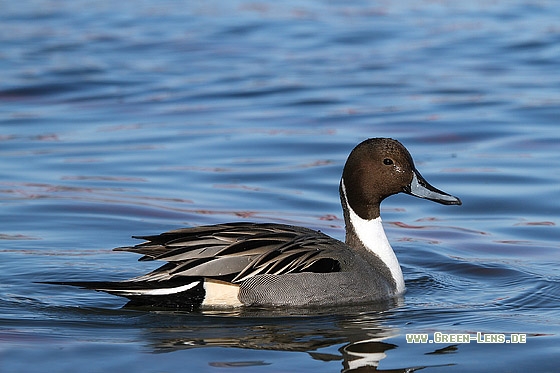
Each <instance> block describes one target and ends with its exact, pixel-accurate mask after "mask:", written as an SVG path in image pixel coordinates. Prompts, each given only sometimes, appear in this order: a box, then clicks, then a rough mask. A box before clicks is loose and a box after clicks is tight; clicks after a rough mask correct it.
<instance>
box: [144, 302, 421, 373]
mask: <svg viewBox="0 0 560 373" xmlns="http://www.w3.org/2000/svg"><path fill="white" fill-rule="evenodd" d="M401 302H402V300H398V301H396V302H394V303H393V304H391V305H387V304H379V305H371V304H368V305H362V306H358V307H356V306H353V307H352V308H350V307H349V308H344V309H341V308H340V307H339V308H336V309H335V308H333V309H324V308H323V309H321V310H317V309H311V310H302V309H298V310H296V311H294V310H288V309H275V310H271V309H240V310H233V311H204V312H202V313H201V314H192V313H190V314H183V313H177V312H169V313H167V312H159V313H157V318H156V317H155V315H154V314H152V315H151V317H154V319H153V320H155V321H156V322H157V325H155V326H150V327H146V328H145V329H143V336H142V338H143V339H144V341H145V343H147V344H148V345H149V348H150V349H151V350H152V351H153V352H156V353H167V352H173V351H178V350H185V349H193V348H208V347H226V348H241V349H250V350H272V351H292V352H306V353H307V354H308V355H309V356H310V357H311V358H312V359H314V360H319V361H324V362H331V361H340V362H341V364H342V368H341V371H342V372H358V371H360V372H375V371H384V370H378V369H377V368H378V366H379V362H380V361H381V360H382V359H384V358H385V357H387V354H388V352H389V351H390V350H393V349H396V348H398V346H397V345H395V344H392V343H387V342H384V340H385V339H388V338H391V337H395V336H396V335H398V334H399V330H397V329H395V328H393V327H390V326H387V325H384V322H383V320H384V318H385V311H386V310H387V307H388V306H390V307H391V308H393V307H397V306H399V304H400V303H401ZM267 364H270V363H268V362H266V361H263V360H254V361H253V360H252V361H247V360H240V361H229V360H225V361H221V360H215V361H211V362H209V365H210V366H213V367H247V366H256V365H259V366H260V365H267ZM421 368H423V367H419V366H410V367H402V368H400V369H397V370H390V371H392V372H412V371H415V370H417V369H421Z"/></svg>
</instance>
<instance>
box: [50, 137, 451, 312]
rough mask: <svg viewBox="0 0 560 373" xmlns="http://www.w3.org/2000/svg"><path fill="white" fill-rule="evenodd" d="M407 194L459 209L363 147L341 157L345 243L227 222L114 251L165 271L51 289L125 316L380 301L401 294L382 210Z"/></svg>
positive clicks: (397, 152) (401, 157) (382, 153)
mask: <svg viewBox="0 0 560 373" xmlns="http://www.w3.org/2000/svg"><path fill="white" fill-rule="evenodd" d="M397 193H406V194H409V195H412V196H415V197H419V198H422V199H426V200H430V201H433V202H437V203H440V204H443V205H461V200H460V199H459V198H458V197H455V196H453V195H451V194H448V193H445V192H443V191H441V190H439V189H436V188H435V187H433V186H432V185H430V184H429V183H428V182H427V181H426V179H424V177H422V175H421V174H420V173H419V172H418V170H417V169H416V167H415V165H414V161H413V159H412V156H411V155H410V153H409V152H408V150H407V149H406V148H405V147H404V145H402V144H401V143H400V142H399V141H397V140H394V139H390V138H370V139H367V140H365V141H363V142H361V143H360V144H358V145H357V146H356V147H355V148H354V149H353V150H352V151H351V152H350V154H349V156H348V158H347V160H346V163H345V165H344V168H343V170H342V176H341V179H340V184H339V194H340V201H341V205H342V211H343V216H344V222H345V230H346V236H345V241H344V242H342V241H340V240H337V239H335V238H332V237H330V236H328V235H326V234H324V233H322V232H320V231H317V230H313V229H310V228H305V227H299V226H294V225H287V224H277V223H253V222H233V223H225V224H216V225H204V226H195V227H188V228H181V229H176V230H171V231H168V232H165V233H161V234H158V235H151V236H133V238H138V239H142V240H144V242H142V243H139V244H137V245H135V246H129V247H118V248H116V249H114V250H115V251H124V252H132V253H136V254H139V255H141V257H140V259H139V261H162V262H165V264H163V265H162V266H160V267H159V268H157V269H155V270H153V271H151V272H149V273H147V274H145V275H141V276H138V277H134V278H131V279H126V280H122V281H51V282H47V283H48V284H56V285H71V286H77V287H81V288H85V289H91V290H96V291H101V292H106V293H109V294H113V295H116V296H120V297H124V298H127V299H128V303H127V304H126V305H125V307H137V308H146V307H148V308H158V309H159V308H165V309H169V308H173V309H187V310H196V309H204V308H215V307H254V306H258V307H282V306H286V307H298V306H301V307H314V306H336V305H342V304H345V305H351V304H357V303H366V302H382V301H387V300H391V299H395V298H397V297H399V296H402V294H403V293H404V292H405V282H404V278H403V273H402V270H401V267H400V265H399V262H398V260H397V257H396V255H395V252H394V251H393V249H392V247H391V245H390V243H389V240H388V239H387V236H386V234H385V231H384V229H383V225H382V221H381V216H380V204H381V202H382V201H383V200H384V199H385V198H387V197H389V196H391V195H394V194H397Z"/></svg>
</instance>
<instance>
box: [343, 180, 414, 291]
mask: <svg viewBox="0 0 560 373" xmlns="http://www.w3.org/2000/svg"><path fill="white" fill-rule="evenodd" d="M341 185H342V193H343V194H344V200H345V202H346V207H347V208H348V212H349V216H350V224H352V227H353V228H354V231H355V232H356V235H357V236H358V238H359V240H360V241H362V243H363V244H364V246H365V247H366V248H367V249H368V250H369V251H371V252H372V253H374V254H375V255H377V256H378V257H379V258H380V259H381V260H382V261H383V263H385V265H386V266H387V267H388V268H389V270H390V271H391V275H392V277H393V279H394V280H395V284H396V286H397V290H396V292H397V294H400V293H402V292H404V289H405V286H404V278H403V274H402V270H401V266H400V265H399V261H398V260H397V257H396V255H395V252H394V251H393V248H392V247H391V244H390V243H389V240H388V239H387V236H386V235H385V230H384V229H383V224H382V223H381V217H380V216H378V217H377V218H375V219H371V220H366V219H362V218H361V217H360V216H358V214H356V213H355V212H354V210H352V207H350V204H349V203H348V197H347V196H346V187H345V186H344V180H342V183H341Z"/></svg>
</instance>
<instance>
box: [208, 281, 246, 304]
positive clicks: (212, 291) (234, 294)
mask: <svg viewBox="0 0 560 373" xmlns="http://www.w3.org/2000/svg"><path fill="white" fill-rule="evenodd" d="M204 290H205V291H206V296H205V297H204V301H202V306H203V307H204V306H206V307H241V306H242V305H243V303H241V302H240V301H239V297H238V295H239V285H235V284H232V283H229V282H224V281H218V280H209V279H206V280H205V281H204Z"/></svg>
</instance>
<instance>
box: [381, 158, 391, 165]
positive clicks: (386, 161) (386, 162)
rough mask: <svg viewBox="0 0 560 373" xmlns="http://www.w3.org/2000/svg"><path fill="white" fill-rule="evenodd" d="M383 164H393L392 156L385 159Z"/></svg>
mask: <svg viewBox="0 0 560 373" xmlns="http://www.w3.org/2000/svg"><path fill="white" fill-rule="evenodd" d="M383 164H384V165H387V166H390V165H392V164H393V160H392V159H391V158H385V159H384V160H383Z"/></svg>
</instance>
